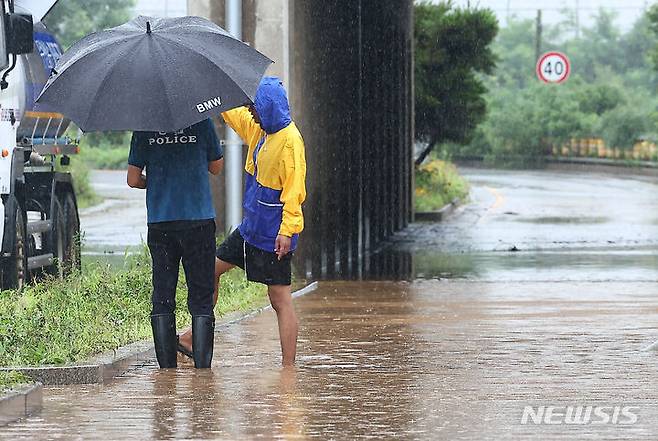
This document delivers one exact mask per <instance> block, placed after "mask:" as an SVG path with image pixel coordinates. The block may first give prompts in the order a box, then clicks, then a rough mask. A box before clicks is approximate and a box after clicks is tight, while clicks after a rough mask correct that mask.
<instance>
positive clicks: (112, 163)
mask: <svg viewBox="0 0 658 441" xmlns="http://www.w3.org/2000/svg"><path fill="white" fill-rule="evenodd" d="M129 150H130V148H129V147H128V146H123V147H117V146H114V145H112V144H108V145H106V146H101V147H91V146H84V145H83V146H81V147H80V153H79V155H80V158H81V159H82V160H83V161H84V162H85V163H86V164H87V166H89V167H90V168H92V169H100V170H124V169H125V168H127V167H128V152H129Z"/></svg>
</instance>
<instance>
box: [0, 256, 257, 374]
mask: <svg viewBox="0 0 658 441" xmlns="http://www.w3.org/2000/svg"><path fill="white" fill-rule="evenodd" d="M186 292H187V290H186V288H185V284H184V276H183V274H182V272H181V277H179V285H178V289H177V294H176V321H177V326H178V328H179V329H180V328H182V327H184V326H187V325H189V323H190V321H191V318H190V315H189V313H188V312H187V303H186V296H187V295H186ZM150 298H151V265H150V258H149V256H148V252H147V251H146V249H144V250H143V251H142V252H141V253H140V254H138V255H135V256H130V257H127V258H126V262H125V265H124V268H123V269H122V270H120V271H115V270H113V269H111V268H110V267H109V266H108V265H103V264H95V265H90V266H88V267H87V268H86V270H85V272H84V273H83V274H82V275H79V274H77V275H72V276H71V277H69V278H67V279H64V280H57V279H47V280H44V281H42V282H40V283H38V284H35V285H33V286H29V287H27V288H26V289H24V290H23V291H22V292H16V291H5V292H3V293H0V366H5V367H6V366H34V365H43V364H56V365H57V364H65V363H69V362H76V361H81V360H84V359H87V358H89V357H90V356H92V355H95V354H98V353H101V352H104V351H107V350H110V349H115V348H118V347H120V346H123V345H126V344H128V343H132V342H135V341H139V340H144V339H150V338H151V327H150V320H149V314H150V310H151V301H150ZM219 298H220V301H219V302H218V305H217V307H216V309H215V313H216V316H217V317H221V316H222V315H224V314H226V313H228V312H232V311H238V310H240V311H241V310H249V309H252V308H254V307H256V306H261V305H264V304H266V301H267V297H266V290H265V287H264V286H262V285H259V284H255V283H251V282H248V281H247V280H246V279H245V277H244V273H243V272H242V271H238V270H233V271H231V272H229V273H227V274H225V275H224V276H222V284H221V291H220V295H219Z"/></svg>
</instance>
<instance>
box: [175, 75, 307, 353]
mask: <svg viewBox="0 0 658 441" xmlns="http://www.w3.org/2000/svg"><path fill="white" fill-rule="evenodd" d="M222 116H223V117H224V120H225V121H226V123H227V124H228V125H229V126H231V128H233V130H235V131H236V133H237V134H238V135H239V136H240V137H241V138H242V140H243V141H244V142H245V143H246V144H247V145H248V146H249V151H248V154H247V161H246V164H245V172H246V173H245V175H246V176H245V178H246V183H245V193H244V203H243V208H244V215H243V219H242V223H241V224H240V226H239V227H238V229H236V230H235V231H234V232H233V233H232V234H231V235H229V236H228V238H227V239H226V240H225V241H224V242H223V243H222V244H221V245H220V246H219V247H218V248H217V253H216V256H217V259H216V260H215V302H217V292H218V285H219V278H220V276H221V275H222V274H224V273H225V272H226V271H228V270H230V269H231V268H233V267H235V266H238V267H240V268H242V269H243V270H245V272H246V274H247V279H248V280H251V281H254V282H260V283H264V284H265V285H267V287H268V291H267V293H268V295H269V298H270V302H271V304H272V307H273V308H274V310H275V311H276V314H277V319H278V322H279V338H280V341H281V352H282V356H283V365H284V366H287V365H292V364H294V363H295V355H296V352H297V328H298V324H297V316H296V314H295V309H294V307H293V303H292V296H291V287H290V284H291V260H292V256H293V252H294V251H295V248H296V247H297V239H298V236H299V233H301V231H302V230H303V229H304V216H303V214H302V203H303V202H304V199H305V198H306V185H305V180H306V159H305V154H304V141H303V140H302V136H301V134H300V133H299V130H298V129H297V126H296V125H295V123H294V122H293V121H292V119H291V117H290V107H289V104H288V97H287V95H286V91H285V89H284V88H283V85H282V83H281V80H279V79H278V78H277V77H265V78H263V80H262V81H261V84H260V86H259V88H258V90H257V92H256V98H255V100H254V104H253V105H251V106H248V107H239V108H237V109H233V110H229V111H227V112H225V113H223V114H222ZM191 343H192V336H191V331H188V332H186V333H185V334H183V335H181V336H180V338H179V350H180V352H182V353H184V354H189V353H191Z"/></svg>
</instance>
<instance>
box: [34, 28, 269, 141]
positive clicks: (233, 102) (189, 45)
mask: <svg viewBox="0 0 658 441" xmlns="http://www.w3.org/2000/svg"><path fill="white" fill-rule="evenodd" d="M271 62H272V61H271V60H270V59H269V58H267V57H266V56H264V55H263V54H261V53H260V52H258V51H257V50H255V49H253V48H251V47H249V46H248V45H247V44H245V43H243V42H241V41H239V40H237V39H235V38H233V37H232V36H231V35H230V34H229V33H228V32H226V31H225V30H224V29H222V28H220V27H219V26H217V25H215V24H213V23H212V22H210V21H208V20H205V19H203V18H199V17H180V18H150V17H142V16H140V17H137V18H136V19H134V20H132V21H130V22H128V23H125V24H123V25H121V26H118V27H116V28H112V29H109V30H106V31H102V32H98V33H95V34H91V35H88V36H86V37H85V38H83V39H82V40H80V41H78V42H77V43H75V44H74V45H73V46H72V47H71V49H69V50H68V51H67V52H66V53H65V54H64V55H63V56H62V58H61V59H60V60H59V62H58V63H57V65H56V66H55V69H54V71H53V73H52V74H51V77H50V79H49V80H48V82H47V83H46V86H45V87H44V89H43V91H42V92H41V95H40V96H39V98H37V102H38V103H40V104H42V105H45V107H46V108H48V109H52V110H56V111H59V112H61V113H63V114H64V115H66V116H67V117H69V118H71V119H72V120H73V121H74V122H75V123H76V124H77V125H78V127H80V128H81V129H82V130H83V131H85V132H89V131H99V130H141V131H161V132H171V131H175V130H180V129H183V128H185V127H188V126H190V125H192V124H194V123H197V122H199V121H202V120H204V119H206V118H208V117H209V116H211V115H213V114H217V113H219V112H223V111H226V110H229V109H232V108H234V107H238V106H241V105H243V104H246V103H250V102H252V101H253V99H254V96H255V94H256V89H257V87H258V84H259V82H260V80H261V78H262V76H263V74H264V73H265V70H266V69H267V67H268V66H269V65H270V63H271Z"/></svg>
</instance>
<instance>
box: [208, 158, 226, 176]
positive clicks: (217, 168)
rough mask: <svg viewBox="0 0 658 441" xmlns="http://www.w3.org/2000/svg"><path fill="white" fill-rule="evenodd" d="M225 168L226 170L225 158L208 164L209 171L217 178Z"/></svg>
mask: <svg viewBox="0 0 658 441" xmlns="http://www.w3.org/2000/svg"><path fill="white" fill-rule="evenodd" d="M223 168H224V158H220V159H218V160H216V161H210V162H209V163H208V171H209V172H210V173H212V174H213V175H215V176H217V175H218V174H219V173H220V172H221V171H222V169H223Z"/></svg>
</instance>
